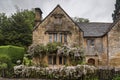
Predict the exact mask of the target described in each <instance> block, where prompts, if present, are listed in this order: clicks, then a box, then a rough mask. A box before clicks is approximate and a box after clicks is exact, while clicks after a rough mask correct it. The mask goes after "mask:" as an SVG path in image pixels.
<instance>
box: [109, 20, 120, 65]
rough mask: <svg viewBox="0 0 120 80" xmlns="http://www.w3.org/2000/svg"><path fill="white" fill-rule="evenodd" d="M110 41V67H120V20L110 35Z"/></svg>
mask: <svg viewBox="0 0 120 80" xmlns="http://www.w3.org/2000/svg"><path fill="white" fill-rule="evenodd" d="M108 39H109V40H108V41H109V42H108V45H109V46H108V48H109V59H110V65H112V66H114V65H116V66H120V62H119V59H120V55H119V54H120V20H118V21H117V22H116V23H114V25H113V27H112V28H111V30H110V31H109V33H108Z"/></svg>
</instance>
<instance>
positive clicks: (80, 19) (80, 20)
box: [73, 17, 89, 23]
mask: <svg viewBox="0 0 120 80" xmlns="http://www.w3.org/2000/svg"><path fill="white" fill-rule="evenodd" d="M73 20H74V21H75V22H85V23H88V22H89V19H85V18H79V17H73Z"/></svg>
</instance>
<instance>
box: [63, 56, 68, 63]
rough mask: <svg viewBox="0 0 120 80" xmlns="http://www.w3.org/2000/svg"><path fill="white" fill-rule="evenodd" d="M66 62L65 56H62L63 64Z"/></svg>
mask: <svg viewBox="0 0 120 80" xmlns="http://www.w3.org/2000/svg"><path fill="white" fill-rule="evenodd" d="M66 62H67V58H66V57H65V56H64V57H63V64H64V65H65V64H66Z"/></svg>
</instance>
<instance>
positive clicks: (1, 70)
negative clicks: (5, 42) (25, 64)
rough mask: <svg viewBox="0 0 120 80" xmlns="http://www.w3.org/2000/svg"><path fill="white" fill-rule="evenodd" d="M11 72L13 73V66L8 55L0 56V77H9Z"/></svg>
mask: <svg viewBox="0 0 120 80" xmlns="http://www.w3.org/2000/svg"><path fill="white" fill-rule="evenodd" d="M11 70H12V71H13V66H12V62H11V59H10V57H9V56H7V55H0V75H1V76H2V77H9V76H10V75H9V74H11Z"/></svg>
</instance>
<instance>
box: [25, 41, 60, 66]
mask: <svg viewBox="0 0 120 80" xmlns="http://www.w3.org/2000/svg"><path fill="white" fill-rule="evenodd" d="M60 45H61V44H60V43H57V42H55V43H48V44H47V45H43V44H39V45H36V44H32V45H31V46H30V47H29V48H28V51H27V52H28V53H29V54H30V55H31V56H32V57H34V58H36V59H39V64H37V65H39V66H47V65H46V64H45V63H44V61H43V58H44V57H45V55H46V54H50V53H56V52H57V46H60Z"/></svg>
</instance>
